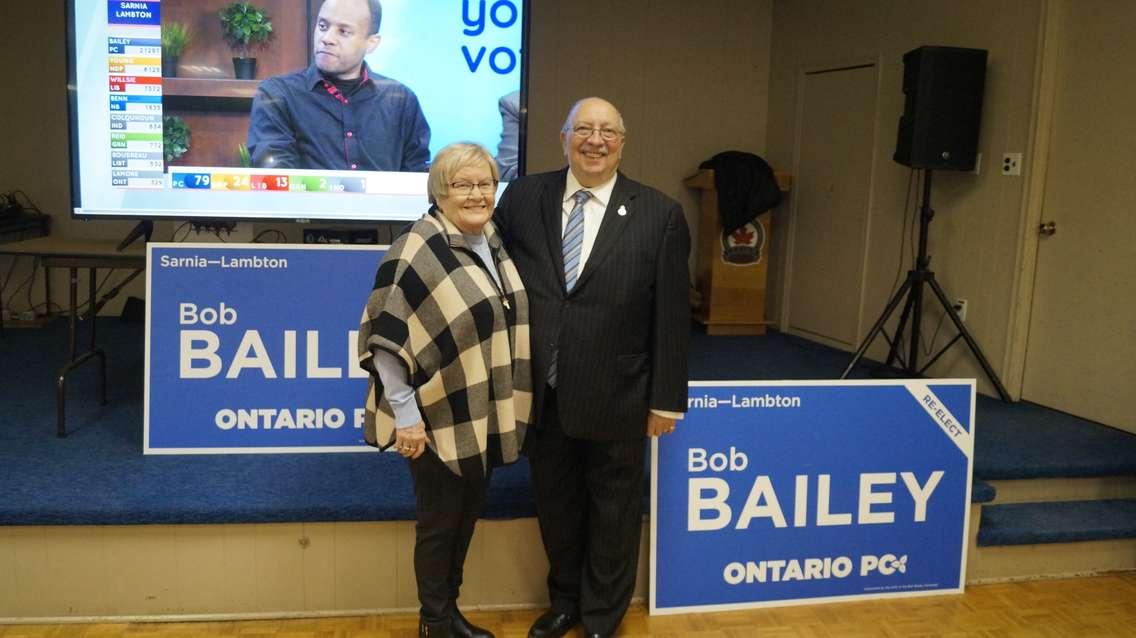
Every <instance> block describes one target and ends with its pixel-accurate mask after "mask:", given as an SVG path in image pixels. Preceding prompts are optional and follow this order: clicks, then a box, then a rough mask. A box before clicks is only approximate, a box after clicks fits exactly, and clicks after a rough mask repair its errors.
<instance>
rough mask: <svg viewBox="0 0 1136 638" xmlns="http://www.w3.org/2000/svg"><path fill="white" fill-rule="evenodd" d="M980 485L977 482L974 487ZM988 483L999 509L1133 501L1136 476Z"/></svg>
mask: <svg viewBox="0 0 1136 638" xmlns="http://www.w3.org/2000/svg"><path fill="white" fill-rule="evenodd" d="M979 482H980V481H979V480H977V479H976V480H975V485H976V486H977V484H978V483H979ZM987 483H988V484H989V485H990V486H991V487H992V488H993V489H994V490H995V492H996V493H997V496H996V497H995V499H992V500H994V502H995V503H996V504H998V505H1006V504H1009V503H1038V502H1050V501H1092V500H1100V499H1133V498H1136V476H1092V477H1084V478H1077V477H1074V478H1035V479H1017V480H1013V479H1007V480H991V481H987ZM976 489H977V487H976Z"/></svg>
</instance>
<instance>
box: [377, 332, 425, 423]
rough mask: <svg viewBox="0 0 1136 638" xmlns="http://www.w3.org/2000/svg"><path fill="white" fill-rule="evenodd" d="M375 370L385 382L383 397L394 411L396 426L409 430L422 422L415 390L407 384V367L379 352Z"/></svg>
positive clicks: (394, 357)
mask: <svg viewBox="0 0 1136 638" xmlns="http://www.w3.org/2000/svg"><path fill="white" fill-rule="evenodd" d="M374 362H375V370H377V371H378V373H379V379H381V380H382V382H383V396H385V397H386V398H387V401H388V402H389V403H390V406H391V410H393V411H394V426H395V427H396V428H408V427H410V426H412V425H414V424H416V423H418V422H419V421H421V420H422V414H421V413H420V412H419V411H418V403H417V402H416V401H415V400H414V388H412V387H410V384H409V383H407V382H406V367H405V366H403V365H402V362H401V361H399V359H398V357H396V356H394V355H393V354H391V353H389V352H387V351H386V350H378V351H376V352H375V356H374Z"/></svg>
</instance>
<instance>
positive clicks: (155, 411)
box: [144, 243, 386, 454]
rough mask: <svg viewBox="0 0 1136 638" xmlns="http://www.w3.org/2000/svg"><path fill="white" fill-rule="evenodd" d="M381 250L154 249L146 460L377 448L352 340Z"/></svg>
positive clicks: (150, 250) (149, 281)
mask: <svg viewBox="0 0 1136 638" xmlns="http://www.w3.org/2000/svg"><path fill="white" fill-rule="evenodd" d="M385 248H386V247H377V246H273V245H261V244H221V245H218V244H156V243H155V244H149V245H148V247H147V269H146V288H147V294H146V386H145V435H144V438H145V441H144V443H145V445H144V450H145V453H147V454H204V453H246V452H247V453H252V452H328V451H368V450H371V449H373V448H370V447H368V446H367V445H366V444H365V443H364V442H363V430H362V420H363V402H364V399H365V394H366V389H367V377H366V373H365V372H364V371H363V370H362V369H361V368H359V366H358V363H357V358H356V345H355V340H356V335H357V332H358V328H359V319H360V318H361V317H362V315H363V307H364V305H365V304H366V301H367V296H368V294H370V291H371V285H372V283H373V282H374V278H375V270H376V269H377V267H378V264H379V262H380V261H381V260H382V257H383V254H384V253H385Z"/></svg>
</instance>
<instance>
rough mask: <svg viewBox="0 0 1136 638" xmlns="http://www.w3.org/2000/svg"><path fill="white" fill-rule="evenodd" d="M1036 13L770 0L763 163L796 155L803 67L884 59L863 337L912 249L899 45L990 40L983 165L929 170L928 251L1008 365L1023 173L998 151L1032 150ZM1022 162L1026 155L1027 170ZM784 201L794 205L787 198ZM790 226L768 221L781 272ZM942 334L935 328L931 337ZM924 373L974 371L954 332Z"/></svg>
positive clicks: (1027, 1)
mask: <svg viewBox="0 0 1136 638" xmlns="http://www.w3.org/2000/svg"><path fill="white" fill-rule="evenodd" d="M1040 15H1041V2H1040V1H1039V0H1002V1H999V2H988V1H984V0H967V1H962V2H949V3H942V2H931V1H919V2H898V1H880V2H862V1H860V0H793V1H792V2H776V3H774V6H773V25H774V30H773V47H772V52H771V61H770V68H771V76H770V91H769V93H770V101H769V131H768V156H769V160H770V162H771V163H773V164H775V165H777V166H791V165H792V162H793V154H794V144H795V131H796V126H797V120H796V117H797V104H796V96H797V86H798V79H799V77H800V74H801V72H802V70H803V69H808V68H817V67H837V66H841V65H843V64H847V63H861V62H864V61H865V60H867V61H873V60H878V62H879V64H880V76H881V82H880V87H881V88H880V94H879V96H878V100H877V104H878V108H879V111H878V113H877V130H876V141H875V146H876V154H875V157H874V160H873V162H874V164H873V167H874V171H873V173H872V175H873V177H872V184H871V185H870V186H871V202H872V204H871V208H870V211H869V224H870V229H869V241H868V246H867V252H868V262H867V275H866V282H865V283H866V286H865V299H864V304H863V307H864V311H863V315H864V316H862V317H861V330H860V335H861V337H862V336H864V335H865V334H866V332H867V330H868V329H869V328H871V325H872V323H873V322H874V321H875V319H876V317H877V316H878V315H879V313H880V312H881V311H882V310H883V308H884V306H885V304H886V301H887V298H888V296H889V293H890V289H889V286H890V285H891V283H892V281H893V278H894V277H895V273H896V270H897V268H902V269H903V272H906V269H907V268H908V266H909V265H910V258H908V259H907V260H905V261H903V263H900V261H899V259H898V254H899V250H898V248H899V242H900V235H901V233H900V228H901V224H902V212H903V209H904V201H905V198H906V194H907V183H908V174H909V169H908V168H907V167H905V166H901V165H899V164H896V163H895V162H894V161H892V159H891V155H892V153H893V152H894V151H895V139H896V125H897V122H898V119H899V115H900V113H901V112H902V110H903V93H902V88H901V83H902V73H903V62H902V56H903V53H904V52H906V51H908V50H910V49H913V48H916V47H919V46H922V45H928V44H933V45H949V46H962V47H974V48H981V49H988V50H989V59H988V63H987V79H986V92H985V99H984V108H983V114H982V129H981V135H980V138H979V152H981V153H982V155H983V158H984V160H983V166H982V168H981V172H980V174H979V175H972V174H969V173H962V172H955V171H937V172H935V174H934V189H933V194H932V200H931V201H932V206H933V208H934V209H935V211H936V213H937V214H936V217H935V220H934V222H933V224H932V226H931V238H930V247H929V250H928V252H929V253H930V254H931V256H932V262H931V267H932V269H933V270H934V271H935V272H936V275H937V277H938V280H939V282H940V283H941V284H942V285H943V288H944V289H945V290H946V292H947V294H948V295H950V296H952V297H965V298H967V299H968V301H969V303H970V308H969V316H968V319H967V324H968V326H969V327H970V328H971V330H972V332H973V334H974V336H975V338H976V339H977V340H978V342H979V344H980V345H981V347H982V349H983V350H984V352H985V354H986V355H987V358H988V359H989V360H990V361H991V363H992V364H993V365H994V367H995V369H996V370H1002V369H1003V368H1004V363H1005V361H1004V359H1005V357H1006V354H1007V352H1008V339H1009V338H1010V337H1011V335H1010V334H1009V333H1010V323H1011V319H1010V318H1011V312H1012V307H1011V300H1012V299H1013V297H1014V288H1015V282H1016V281H1017V271H1018V267H1017V263H1018V252H1019V244H1020V240H1019V237H1020V234H1021V231H1020V229H1019V227H1020V222H1021V216H1022V213H1021V208H1022V201H1023V193H1024V190H1025V181H1024V178H1023V177H1004V176H1002V175H1001V174H1000V173H999V171H998V170H997V160H996V159H995V158H1000V157H1001V156H1002V153H1004V152H1015V151H1020V152H1022V153H1025V154H1026V155H1027V156H1028V152H1029V148H1028V145H1029V142H1030V116H1031V112H1032V108H1033V105H1032V102H1033V99H1034V98H1033V94H1034V74H1035V58H1036V48H1037V43H1038V35H1037V34H1038V28H1039V20H1040ZM1030 168H1031V167H1029V166H1026V167H1025V170H1026V171H1029V170H1030ZM799 177H800V178H801V179H807V176H799ZM782 208H783V209H785V210H789V209H790V208H789V207H788V206H786V205H782ZM784 218H785V216H784V215H782V219H784ZM786 229H787V224H786V223H781V224H777V225H776V230H775V232H774V234H775V237H774V246H773V249H772V254H773V256H772V259H773V262H772V264H773V265H772V271H774V272H783V271H784V267H785V264H784V255H785V241H786V235H785V231H786ZM778 231H780V232H778ZM908 254H909V255H910V253H908ZM770 284H771V291H770V301H769V304H770V305H769V307H767V311H766V314H767V316H768V317H773V318H776V317H777V316H778V311H779V308H780V307H781V304H782V303H784V301H785V295H786V291H785V290H784V289H783V286H782V285H781V281H779V280H777V278H773V281H771V282H770ZM935 305H936V306H937V304H935ZM928 312H929V314H928V315H927V317H928V319H927V320H926V321H925V324H924V325H925V326H927V327H928V329H927V332H928V334H929V332H930V330H931V329H933V328H934V325H935V323H934V322H935V320H936V319H937V316H938V315H936V314H934V313H931V312H930V311H928ZM943 332H944V333H953V330H948V329H944V331H943ZM877 341H878V343H877V345H875V346H874V348H873V349H872V350H870V351H869V356H875V357H880V356H882V355H884V354H886V342H884V340H883V339H882V338H881V339H878V340H877ZM944 341H945V339H944V338H943V337H942V336H941V337H940V339H939V342H940V343H942V342H944ZM924 360H926V357H924ZM932 374H934V375H936V376H967V377H969V376H977V377H982V372H981V370H980V369H979V368H978V367H977V365H976V364H975V363H974V362H973V358H972V357H970V356H969V353H967V352H966V349H965V347H964V346H963V344H961V343H960V344H958V345H956V346H955V347H954V348H953V349H952V350H951V352H950V353H948V354H947V355H946V356H945V357H944V359H943V360H942V361H941V362H940V363H939V364H937V366H936V368H933V369H932ZM980 389H983V390H984V391H986V392H989V391H990V387H989V386H988V385H986V384H985V381H980Z"/></svg>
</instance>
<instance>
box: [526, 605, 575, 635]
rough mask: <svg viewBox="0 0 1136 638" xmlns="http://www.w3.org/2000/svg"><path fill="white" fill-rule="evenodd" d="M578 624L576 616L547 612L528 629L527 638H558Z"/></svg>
mask: <svg viewBox="0 0 1136 638" xmlns="http://www.w3.org/2000/svg"><path fill="white" fill-rule="evenodd" d="M578 622H580V616H578V615H577V614H562V613H560V612H558V611H553V610H549V611H546V612H544V615H542V616H541V617H540V618H537V619H536V622H534V623H533V625H532V628H530V629H529V638H546V637H547V638H560V636H563V635H564V634H566V633H568V632H569V631H570V630H571V629H572V628H573V627H575V626H576V623H578Z"/></svg>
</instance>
